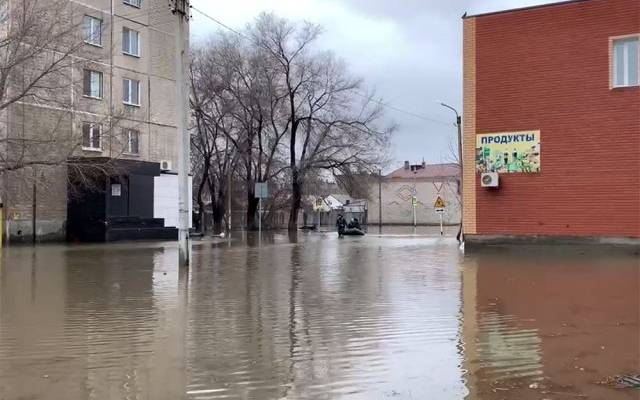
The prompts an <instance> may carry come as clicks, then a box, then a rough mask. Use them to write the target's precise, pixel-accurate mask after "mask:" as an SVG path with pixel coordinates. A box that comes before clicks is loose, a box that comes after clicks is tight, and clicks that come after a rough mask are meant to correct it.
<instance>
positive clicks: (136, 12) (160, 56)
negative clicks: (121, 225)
mask: <svg viewBox="0 0 640 400" xmlns="http://www.w3.org/2000/svg"><path fill="white" fill-rule="evenodd" d="M69 3H70V10H71V14H72V16H71V20H72V21H73V22H74V23H75V24H77V26H78V29H79V30H82V26H83V20H84V18H85V16H90V17H93V18H96V19H97V20H99V21H101V24H102V35H101V36H102V37H101V40H100V43H95V44H90V43H86V42H85V43H83V44H82V46H81V47H80V48H79V50H78V51H77V52H75V53H74V55H73V57H72V60H71V66H70V67H69V68H67V69H66V73H67V74H68V77H69V81H70V82H71V85H69V86H68V87H67V88H64V89H62V90H60V92H59V93H58V94H57V96H60V99H61V100H63V101H61V102H60V103H59V104H64V106H60V105H59V104H53V103H42V102H40V103H37V104H36V103H35V102H32V101H28V100H25V101H24V102H18V103H16V104H14V105H13V106H11V107H10V109H9V110H8V111H7V112H5V113H3V115H1V116H0V120H1V122H0V123H1V124H2V128H1V129H3V130H5V131H6V132H9V134H11V132H15V131H19V130H22V131H25V130H26V131H27V132H32V134H33V135H37V133H36V132H39V131H42V132H48V131H50V130H53V129H55V130H57V131H59V133H58V134H60V135H67V136H69V137H73V138H76V139H77V140H81V139H82V132H83V124H84V123H87V122H89V123H95V124H99V125H100V126H101V129H102V135H101V136H102V140H101V144H100V146H99V148H97V149H88V148H84V147H82V146H76V148H75V149H74V150H73V152H72V153H71V154H70V155H72V156H79V157H113V158H123V159H132V160H139V161H151V162H161V161H163V160H167V161H169V162H170V163H171V165H172V168H174V169H175V168H177V162H178V144H179V142H178V132H177V127H176V96H175V82H176V76H175V32H176V30H177V24H176V18H177V17H176V16H174V15H173V14H172V13H171V12H170V10H169V7H168V4H167V2H166V0H142V1H141V2H140V7H137V6H135V3H136V2H133V1H132V2H130V3H134V5H131V4H127V2H125V1H123V0H69ZM125 28H126V29H130V30H133V31H135V32H138V34H139V54H138V55H129V54H125V52H124V51H123V43H122V42H123V36H124V35H123V30H124V29H125ZM80 34H81V32H79V35H80ZM87 69H90V70H93V71H97V72H99V73H101V74H102V85H101V86H102V88H101V92H102V95H101V96H99V98H94V97H88V96H85V95H84V94H83V87H82V86H83V79H82V77H83V74H84V70H87ZM123 79H132V80H135V81H139V82H140V99H139V100H140V101H139V104H137V105H129V104H125V102H124V101H123V91H124V85H123ZM34 127H35V128H34ZM129 129H133V130H135V131H137V132H139V134H138V141H139V144H138V152H137V153H135V154H131V153H128V152H127V151H126V150H127V149H126V147H125V143H127V139H126V137H127V136H126V132H127V131H128V130H129ZM43 134H46V133H43ZM50 151H56V150H55V149H51V150H50ZM34 177H36V178H34ZM34 188H35V189H34ZM0 193H1V194H2V202H3V203H4V210H5V232H4V233H5V235H6V236H8V237H9V239H10V240H12V241H30V240H31V238H32V237H33V236H32V235H33V231H34V210H35V211H36V212H35V231H36V234H37V238H38V240H42V241H45V240H63V239H64V238H65V223H66V213H67V209H66V207H67V206H66V205H67V172H66V168H65V167H64V166H59V167H58V166H56V167H48V166H46V167H45V166H38V167H35V171H34V169H32V168H27V169H23V170H20V171H18V172H15V173H5V174H0ZM34 193H35V199H34Z"/></svg>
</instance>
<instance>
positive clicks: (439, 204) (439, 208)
mask: <svg viewBox="0 0 640 400" xmlns="http://www.w3.org/2000/svg"><path fill="white" fill-rule="evenodd" d="M433 207H434V208H435V209H436V212H437V213H438V214H440V236H444V229H443V227H442V225H443V218H444V217H443V215H444V207H445V203H444V200H442V197H440V196H438V198H437V199H436V202H435V203H434V204H433Z"/></svg>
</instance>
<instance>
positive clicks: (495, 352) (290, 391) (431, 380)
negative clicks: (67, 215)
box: [0, 232, 640, 400]
mask: <svg viewBox="0 0 640 400" xmlns="http://www.w3.org/2000/svg"><path fill="white" fill-rule="evenodd" d="M398 233H399V232H398ZM194 251H195V252H194V256H193V263H192V266H191V268H189V269H184V268H183V269H180V268H177V266H176V264H177V252H176V249H175V247H174V246H173V245H172V244H168V245H162V244H159V245H158V244H151V245H150V244H136V245H125V244H119V245H108V246H72V247H67V246H50V247H49V246H45V247H38V248H37V249H33V248H31V247H14V248H11V249H9V250H7V251H5V253H4V255H3V258H2V259H0V262H1V264H0V398H6V399H40V398H42V399H44V398H46V399H65V400H68V399H71V400H74V399H153V400H156V399H171V400H173V399H222V398H224V399H388V398H394V399H396V398H397V399H425V398H434V399H461V398H465V397H467V398H469V399H480V400H483V399H490V400H493V399H525V400H527V399H542V398H549V399H564V398H567V399H575V398H606V399H632V398H635V397H633V396H635V395H637V393H635V392H628V391H616V390H613V389H610V388H607V387H603V386H599V385H597V384H595V382H597V381H598V380H600V379H602V378H603V377H605V376H607V375H612V374H618V373H622V372H633V371H638V370H640V366H639V365H638V362H639V361H638V360H639V357H638V355H639V354H640V343H638V340H637V338H638V318H639V315H640V305H639V304H638V301H639V300H638V299H639V298H640V289H639V285H640V269H639V267H638V259H637V257H630V256H619V255H613V254H608V255H605V256H596V253H593V252H588V251H587V252H582V251H573V252H568V253H562V252H555V253H554V252H551V251H549V250H548V249H545V250H544V251H532V252H526V251H518V252H517V253H513V252H511V253H510V252H505V251H500V252H484V253H481V254H474V255H470V254H467V255H466V256H463V255H462V253H461V252H460V251H459V250H458V247H457V244H456V242H455V241H454V240H453V239H451V238H448V239H447V238H445V239H442V238H439V237H425V236H421V237H417V236H411V237H399V236H394V235H386V234H384V235H382V236H376V235H369V236H367V237H365V238H357V237H352V238H342V239H338V238H337V235H335V234H317V233H310V232H300V233H298V235H296V236H293V237H292V236H289V235H287V234H286V233H283V234H275V235H274V234H263V235H262V237H257V235H251V234H248V235H246V236H244V237H233V238H231V239H230V240H229V239H221V240H215V241H203V242H201V243H199V244H196V245H195V246H194Z"/></svg>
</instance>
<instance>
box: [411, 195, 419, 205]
mask: <svg viewBox="0 0 640 400" xmlns="http://www.w3.org/2000/svg"><path fill="white" fill-rule="evenodd" d="M411 205H412V206H414V207H415V206H417V205H418V198H417V197H416V196H412V197H411Z"/></svg>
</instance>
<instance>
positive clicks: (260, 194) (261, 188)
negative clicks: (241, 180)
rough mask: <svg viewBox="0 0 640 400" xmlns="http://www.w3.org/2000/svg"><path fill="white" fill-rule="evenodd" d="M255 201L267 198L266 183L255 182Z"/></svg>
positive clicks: (267, 187)
mask: <svg viewBox="0 0 640 400" xmlns="http://www.w3.org/2000/svg"><path fill="white" fill-rule="evenodd" d="M255 192H256V199H266V198H268V197H269V186H268V185H267V182H256V190H255Z"/></svg>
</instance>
